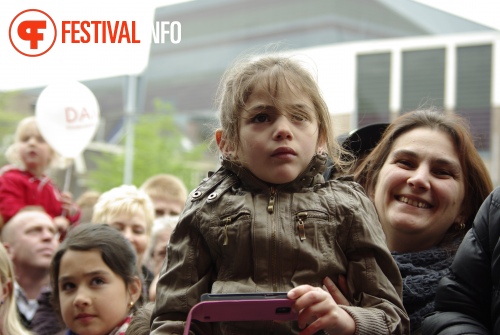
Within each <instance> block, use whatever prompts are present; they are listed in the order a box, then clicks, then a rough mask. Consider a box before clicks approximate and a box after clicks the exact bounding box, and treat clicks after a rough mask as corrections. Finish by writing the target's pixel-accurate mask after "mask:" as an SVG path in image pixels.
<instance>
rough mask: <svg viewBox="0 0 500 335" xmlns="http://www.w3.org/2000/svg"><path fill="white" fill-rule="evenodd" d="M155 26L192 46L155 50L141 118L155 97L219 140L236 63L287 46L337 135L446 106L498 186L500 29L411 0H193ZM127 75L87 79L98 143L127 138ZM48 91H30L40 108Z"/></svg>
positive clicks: (191, 127)
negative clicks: (97, 117) (467, 126)
mask: <svg viewBox="0 0 500 335" xmlns="http://www.w3.org/2000/svg"><path fill="white" fill-rule="evenodd" d="M155 20H156V21H159V20H162V21H179V22H180V23H181V24H182V42H181V43H179V44H170V43H165V44H152V47H151V52H150V60H149V65H148V67H147V69H146V70H145V71H144V73H143V74H142V75H141V76H140V78H139V87H138V96H139V99H138V101H137V111H138V112H139V113H154V112H155V108H154V101H155V99H160V100H161V101H164V102H168V103H170V104H172V106H173V108H174V110H175V112H176V119H177V121H178V123H179V126H180V127H182V129H183V131H184V132H185V134H186V136H187V137H189V139H190V140H191V141H192V142H194V143H197V142H201V141H204V140H206V138H207V137H208V136H209V134H210V129H209V128H208V127H207V124H213V121H214V119H215V112H216V111H215V104H214V98H215V93H216V91H217V87H218V84H219V80H220V77H221V76H222V74H223V72H224V70H225V69H226V68H227V67H228V65H229V64H230V63H231V62H232V61H233V60H234V59H235V58H236V57H238V56H240V55H242V54H247V53H249V52H254V53H261V52H264V51H266V50H277V51H284V52H287V53H289V54H292V55H294V56H297V57H303V58H304V59H305V61H307V62H309V64H311V66H312V69H313V71H316V73H317V78H318V81H319V83H320V85H321V87H322V90H323V94H324V96H325V99H326V101H327V103H328V105H329V108H330V110H331V112H332V114H333V119H334V126H335V128H336V131H337V133H338V134H340V133H343V132H347V131H349V130H351V129H354V128H357V127H359V126H362V125H365V124H368V123H371V122H376V121H390V120H392V119H393V118H394V117H395V116H397V115H398V114H400V113H404V112H406V111H410V110H412V109H415V108H418V107H420V106H423V105H426V106H429V105H433V106H436V107H442V108H444V109H445V110H446V111H449V112H456V113H460V114H462V115H464V116H466V117H467V118H468V119H469V120H470V122H471V127H472V131H473V134H474V135H475V136H476V139H477V140H476V145H477V147H478V149H479V150H480V151H481V154H482V156H483V158H484V159H485V162H486V163H487V165H488V167H489V169H490V172H491V173H492V177H493V179H494V182H495V184H499V183H500V163H499V160H500V159H499V157H500V147H499V146H500V136H499V134H500V93H499V90H500V88H499V80H500V70H499V69H500V63H499V61H500V59H499V57H500V56H498V55H499V54H500V53H499V52H498V50H499V48H498V44H499V42H498V41H499V39H500V32H498V31H496V30H494V29H492V28H489V27H486V26H483V25H480V24H477V23H474V22H471V21H468V20H465V19H462V18H459V17H456V16H454V15H451V14H448V13H445V12H442V11H439V10H436V9H433V8H430V7H428V6H425V5H422V4H420V3H417V2H414V1H412V0H311V1H308V2H304V1H300V0H277V1H272V2H269V1H266V0H210V1H191V2H184V3H179V4H175V5H171V6H166V7H160V8H158V9H157V10H156V14H155ZM124 57H126V55H124ZM126 80H127V78H125V77H121V76H120V77H113V78H106V79H99V80H92V81H87V82H84V84H85V85H87V86H88V87H89V88H90V89H91V90H92V91H93V92H94V94H95V95H96V97H97V99H98V101H99V104H100V108H101V116H102V125H101V128H100V129H99V131H98V134H97V136H96V139H95V142H98V143H105V144H111V145H113V144H117V143H119V141H120V139H122V138H123V136H124V124H125V121H126V115H125V113H124V106H125V100H126V96H125V93H124V92H126V90H125V83H126ZM41 89H42V88H39V89H34V90H27V91H25V92H23V96H24V97H28V99H29V97H31V99H32V100H31V101H32V102H34V101H35V100H36V97H37V96H38V94H39V93H40V91H41ZM95 147H96V145H95V144H94V146H93V148H95ZM101 147H102V146H101ZM92 150H94V149H92Z"/></svg>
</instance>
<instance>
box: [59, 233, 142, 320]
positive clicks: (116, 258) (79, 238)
mask: <svg viewBox="0 0 500 335" xmlns="http://www.w3.org/2000/svg"><path fill="white" fill-rule="evenodd" d="M68 250H75V251H88V250H99V251H100V252H101V256H102V260H103V261H104V263H105V264H106V265H107V266H108V267H109V268H110V269H111V271H113V272H114V273H115V274H117V275H118V276H120V277H121V278H122V279H123V281H124V282H125V285H126V286H127V287H128V286H129V285H130V284H131V283H132V282H133V281H134V279H135V278H141V276H140V274H139V272H138V270H137V266H136V263H137V255H136V253H135V250H134V247H133V246H132V245H131V244H130V242H129V241H128V240H127V239H126V238H125V237H124V236H123V235H122V234H121V233H120V232H119V231H118V230H117V229H115V228H113V227H111V226H109V225H107V224H82V225H79V226H77V227H75V228H73V229H72V230H71V231H70V232H69V233H68V235H67V236H66V239H65V240H64V241H63V242H62V243H61V245H60V246H59V248H58V249H57V251H56V253H55V255H54V258H53V259H52V263H51V266H50V282H51V286H52V305H53V306H54V309H55V310H56V312H57V313H58V314H59V316H60V315H61V306H60V304H59V270H60V266H61V259H62V257H63V256H64V254H65V253H66V251H68ZM143 301H144V300H143V296H142V295H141V296H140V297H139V300H138V301H137V303H136V304H134V306H133V309H132V311H134V310H135V308H137V307H138V306H140V305H142V302H143Z"/></svg>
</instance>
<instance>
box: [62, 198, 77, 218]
mask: <svg viewBox="0 0 500 335" xmlns="http://www.w3.org/2000/svg"><path fill="white" fill-rule="evenodd" d="M61 205H62V208H63V216H70V217H71V216H73V215H75V212H76V211H77V208H76V206H75V205H74V204H73V195H72V194H71V193H69V192H62V193H61Z"/></svg>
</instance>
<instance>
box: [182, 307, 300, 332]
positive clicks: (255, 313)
mask: <svg viewBox="0 0 500 335" xmlns="http://www.w3.org/2000/svg"><path fill="white" fill-rule="evenodd" d="M293 302H294V300H291V299H250V300H219V301H202V302H199V303H198V304H196V305H194V306H193V307H192V308H191V310H190V311H189V314H188V317H187V320H186V327H185V329H184V335H188V334H189V328H190V325H191V320H193V319H194V320H198V321H201V322H219V321H258V320H284V321H286V320H296V319H297V314H296V313H294V312H293V311H292V308H291V306H292V305H293Z"/></svg>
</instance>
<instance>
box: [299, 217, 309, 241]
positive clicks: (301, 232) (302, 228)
mask: <svg viewBox="0 0 500 335" xmlns="http://www.w3.org/2000/svg"><path fill="white" fill-rule="evenodd" d="M306 219H307V212H301V213H297V229H298V231H299V238H300V240H301V241H304V240H305V239H306V228H305V223H304V220H306Z"/></svg>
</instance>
